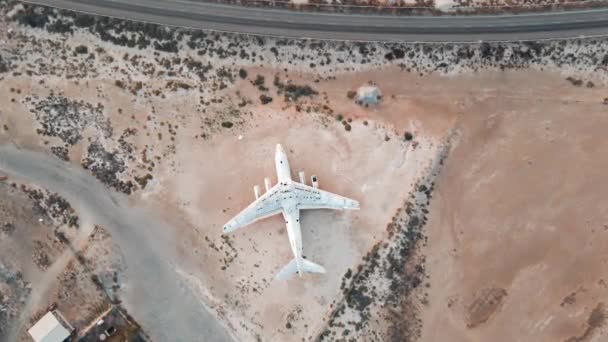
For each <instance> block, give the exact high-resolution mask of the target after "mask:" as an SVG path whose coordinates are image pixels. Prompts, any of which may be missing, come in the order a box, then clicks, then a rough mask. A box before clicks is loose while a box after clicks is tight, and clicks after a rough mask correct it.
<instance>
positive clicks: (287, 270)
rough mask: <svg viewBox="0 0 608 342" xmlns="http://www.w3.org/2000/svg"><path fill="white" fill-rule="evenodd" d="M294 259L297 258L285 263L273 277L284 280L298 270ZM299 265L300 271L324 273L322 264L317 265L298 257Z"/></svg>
mask: <svg viewBox="0 0 608 342" xmlns="http://www.w3.org/2000/svg"><path fill="white" fill-rule="evenodd" d="M296 261H297V259H293V260H291V261H290V262H289V263H288V264H287V265H285V266H284V267H283V268H282V269H281V271H280V272H279V273H277V275H276V277H275V279H277V280H285V279H288V278H290V277H291V276H292V275H294V274H295V273H296V272H298V263H297V262H296ZM300 267H301V271H302V273H325V269H324V268H323V266H321V265H317V264H315V263H314V262H312V261H308V260H306V259H300Z"/></svg>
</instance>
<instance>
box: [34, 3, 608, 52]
mask: <svg viewBox="0 0 608 342" xmlns="http://www.w3.org/2000/svg"><path fill="white" fill-rule="evenodd" d="M27 2H32V3H37V4H42V5H48V6H53V7H58V8H64V9H71V10H75V11H80V12H87V13H93V14H98V15H104V16H110V17H118V18H128V19H131V20H138V21H144V22H152V23H158V24H163V25H170V26H182V27H192V28H198V29H211V30H218V31H227V32H240V33H250V34H263V35H271V36H286V37H299V38H319V39H338V40H363V41H371V40H378V41H435V42H437V41H452V42H459V41H479V40H484V41H490V40H532V39H548V38H570V37H578V36H583V35H584V36H590V35H608V8H606V9H604V8H598V9H589V10H573V11H553V12H543V13H529V14H519V15H484V16H448V15H446V16H401V17H399V16H388V15H361V14H338V13H318V12H298V11H289V10H280V9H268V8H253V7H241V6H234V5H223V4H217V3H209V2H201V1H178V0H33V1H27Z"/></svg>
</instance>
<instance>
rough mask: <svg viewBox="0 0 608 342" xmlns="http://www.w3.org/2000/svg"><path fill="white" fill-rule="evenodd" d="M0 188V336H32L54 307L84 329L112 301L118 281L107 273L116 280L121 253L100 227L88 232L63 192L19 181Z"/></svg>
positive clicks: (25, 337)
mask: <svg viewBox="0 0 608 342" xmlns="http://www.w3.org/2000/svg"><path fill="white" fill-rule="evenodd" d="M0 191H1V192H2V196H0V198H1V201H0V210H1V212H2V215H1V217H2V221H3V223H2V227H3V228H2V231H1V233H0V260H1V261H2V262H1V263H0V280H1V281H0V304H1V305H2V309H3V310H1V311H0V323H1V324H0V328H1V329H0V338H1V339H2V340H7V341H8V340H11V341H17V340H23V341H28V340H29V337H28V336H27V335H26V334H25V331H26V330H27V328H29V327H30V326H31V325H32V324H33V323H34V322H35V321H36V320H37V319H38V318H40V317H41V316H42V315H44V314H45V313H46V312H47V311H48V309H49V308H51V307H55V308H57V309H58V310H60V312H62V314H64V316H65V317H66V318H67V319H68V321H69V322H70V323H72V324H73V326H74V327H75V328H76V329H77V330H78V331H80V330H81V329H82V328H84V327H85V326H87V325H88V324H89V323H90V321H91V320H92V319H93V318H94V317H96V315H97V314H99V313H100V310H104V309H105V307H107V306H108V305H110V304H111V301H112V298H113V297H112V296H111V294H112V286H116V285H118V283H117V281H115V282H114V283H112V282H111V281H110V280H109V279H108V275H107V273H108V272H114V273H112V275H113V277H114V279H115V280H117V277H118V271H119V270H120V262H119V260H117V259H116V257H117V256H119V255H120V254H119V253H117V251H112V248H111V246H112V244H111V241H110V240H109V237H108V236H107V235H106V236H105V238H101V237H100V236H101V235H102V234H103V231H102V230H101V228H96V229H95V230H94V232H93V234H91V235H90V237H87V236H88V235H89V234H88V231H87V229H88V228H87V227H86V226H83V225H81V223H80V222H79V217H78V215H77V213H76V212H75V211H74V209H73V208H72V207H71V206H70V204H69V203H68V202H67V201H66V200H65V199H63V198H62V197H61V196H59V195H58V194H55V193H49V192H48V191H46V190H43V189H38V188H36V187H35V186H32V185H28V184H23V183H21V184H18V183H15V182H10V183H7V182H4V183H0ZM83 232H84V235H85V238H84V240H83V239H82V238H81V236H82V235H83ZM93 250H95V252H93ZM112 260H114V261H112ZM117 261H118V263H117ZM112 263H113V264H112ZM105 287H107V288H105Z"/></svg>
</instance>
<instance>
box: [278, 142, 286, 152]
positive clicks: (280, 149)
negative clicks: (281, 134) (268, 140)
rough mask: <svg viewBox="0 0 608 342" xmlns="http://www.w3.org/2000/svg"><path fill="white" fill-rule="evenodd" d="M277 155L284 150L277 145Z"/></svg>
mask: <svg viewBox="0 0 608 342" xmlns="http://www.w3.org/2000/svg"><path fill="white" fill-rule="evenodd" d="M277 153H285V150H283V146H281V144H277Z"/></svg>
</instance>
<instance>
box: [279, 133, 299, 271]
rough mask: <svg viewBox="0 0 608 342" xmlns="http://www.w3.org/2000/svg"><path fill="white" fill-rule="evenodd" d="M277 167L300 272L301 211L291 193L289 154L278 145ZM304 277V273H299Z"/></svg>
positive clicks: (283, 203)
mask: <svg viewBox="0 0 608 342" xmlns="http://www.w3.org/2000/svg"><path fill="white" fill-rule="evenodd" d="M274 160H275V167H276V170H277V178H278V181H279V186H280V189H279V194H280V195H279V196H280V197H282V207H283V212H282V214H283V218H284V219H285V225H286V227H287V236H288V237H289V245H290V246H291V251H292V252H293V255H294V257H295V260H296V264H297V267H298V270H299V269H300V264H301V262H300V261H301V259H302V231H301V229H300V209H299V208H298V199H297V196H295V195H294V193H293V192H292V191H291V189H292V187H293V186H294V185H293V181H292V180H291V169H290V168H289V161H288V160H287V154H286V153H285V150H283V148H282V147H281V146H280V145H277V149H276V152H275V158H274ZM298 274H299V275H300V276H302V272H298Z"/></svg>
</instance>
